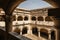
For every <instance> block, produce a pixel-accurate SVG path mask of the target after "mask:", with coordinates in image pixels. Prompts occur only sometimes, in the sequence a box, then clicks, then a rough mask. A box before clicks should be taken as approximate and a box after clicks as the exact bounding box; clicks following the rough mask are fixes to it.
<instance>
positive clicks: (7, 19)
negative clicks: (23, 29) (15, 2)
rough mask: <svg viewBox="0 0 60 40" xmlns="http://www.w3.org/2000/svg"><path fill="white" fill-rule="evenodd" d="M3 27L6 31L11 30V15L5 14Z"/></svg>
mask: <svg viewBox="0 0 60 40" xmlns="http://www.w3.org/2000/svg"><path fill="white" fill-rule="evenodd" d="M5 28H6V32H11V31H12V15H7V14H6V15H5Z"/></svg>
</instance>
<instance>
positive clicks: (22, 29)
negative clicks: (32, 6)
mask: <svg viewBox="0 0 60 40" xmlns="http://www.w3.org/2000/svg"><path fill="white" fill-rule="evenodd" d="M22 30H23V26H21V28H20V35H22Z"/></svg>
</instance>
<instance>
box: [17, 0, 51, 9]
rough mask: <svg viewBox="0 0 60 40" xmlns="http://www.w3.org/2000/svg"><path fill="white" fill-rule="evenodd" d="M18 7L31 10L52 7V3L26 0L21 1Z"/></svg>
mask: <svg viewBox="0 0 60 40" xmlns="http://www.w3.org/2000/svg"><path fill="white" fill-rule="evenodd" d="M18 7H19V8H23V9H28V10H33V9H39V8H46V7H52V5H50V4H48V3H47V2H45V1H43V0H26V1H24V2H22V3H21V4H20V5H19V6H18Z"/></svg>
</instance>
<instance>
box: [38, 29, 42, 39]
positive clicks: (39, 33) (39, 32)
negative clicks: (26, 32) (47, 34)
mask: <svg viewBox="0 0 60 40" xmlns="http://www.w3.org/2000/svg"><path fill="white" fill-rule="evenodd" d="M38 37H39V40H41V37H40V29H39V28H38Z"/></svg>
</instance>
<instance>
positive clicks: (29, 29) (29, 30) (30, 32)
mask: <svg viewBox="0 0 60 40" xmlns="http://www.w3.org/2000/svg"><path fill="white" fill-rule="evenodd" d="M28 27H29V28H28V34H32V29H31V28H30V27H31V26H28Z"/></svg>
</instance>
